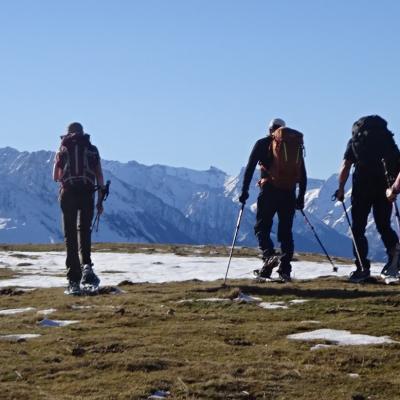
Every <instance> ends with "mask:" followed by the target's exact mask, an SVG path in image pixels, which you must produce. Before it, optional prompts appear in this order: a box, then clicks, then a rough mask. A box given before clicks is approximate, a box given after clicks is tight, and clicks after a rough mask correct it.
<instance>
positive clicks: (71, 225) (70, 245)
mask: <svg viewBox="0 0 400 400" xmlns="http://www.w3.org/2000/svg"><path fill="white" fill-rule="evenodd" d="M60 205H61V210H62V222H63V230H64V240H65V246H66V250H67V258H66V262H65V264H66V267H67V278H68V280H69V281H70V282H79V281H80V280H81V266H80V261H79V255H78V239H77V214H78V207H77V202H76V198H75V196H74V194H73V193H71V192H68V191H63V192H62V193H61V196H60Z"/></svg>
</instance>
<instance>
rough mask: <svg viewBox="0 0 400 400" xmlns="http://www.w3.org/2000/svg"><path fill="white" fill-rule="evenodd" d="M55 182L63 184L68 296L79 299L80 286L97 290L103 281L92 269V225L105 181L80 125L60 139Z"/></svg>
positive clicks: (95, 153)
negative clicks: (95, 201) (77, 296)
mask: <svg viewBox="0 0 400 400" xmlns="http://www.w3.org/2000/svg"><path fill="white" fill-rule="evenodd" d="M53 179H54V180H55V181H56V182H60V184H61V186H60V196H59V200H60V206H61V210H62V220H63V229H64V238H65V245H66V250H67V258H66V267H67V278H68V288H67V290H66V292H65V293H66V294H72V295H79V294H80V293H81V288H80V285H82V287H83V288H85V287H86V286H88V287H89V289H92V290H96V289H98V285H99V283H100V280H99V278H98V277H97V275H96V274H95V273H94V272H93V269H92V266H93V263H92V260H91V224H92V219H93V214H94V198H95V195H94V193H95V191H96V188H100V190H99V191H98V197H97V198H98V201H97V206H96V207H97V212H98V213H99V214H101V213H102V212H103V206H102V193H103V190H102V189H103V188H104V179H103V172H102V168H101V162H100V155H99V152H98V150H97V148H96V147H95V146H93V145H92V144H91V143H90V136H89V135H88V134H86V133H84V131H83V127H82V125H81V124H80V123H78V122H73V123H71V124H70V125H69V126H68V128H67V134H66V135H63V136H61V146H60V148H59V150H58V152H57V154H56V156H55V162H54V169H53ZM78 246H79V248H78Z"/></svg>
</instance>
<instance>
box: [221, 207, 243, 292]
mask: <svg viewBox="0 0 400 400" xmlns="http://www.w3.org/2000/svg"><path fill="white" fill-rule="evenodd" d="M243 210H244V204H242V207H240V211H239V216H238V219H237V222H236V229H235V234H234V235H233V241H232V246H231V251H230V254H229V261H228V267H227V268H226V274H225V279H224V283H223V284H222V286H225V284H226V278H227V276H228V271H229V266H230V265H231V259H232V254H233V248H234V247H235V243H236V238H237V235H238V233H239V227H240V221H241V220H242V215H243Z"/></svg>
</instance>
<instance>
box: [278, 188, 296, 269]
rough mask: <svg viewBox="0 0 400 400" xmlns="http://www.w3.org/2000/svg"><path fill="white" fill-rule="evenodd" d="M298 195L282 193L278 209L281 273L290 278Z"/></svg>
mask: <svg viewBox="0 0 400 400" xmlns="http://www.w3.org/2000/svg"><path fill="white" fill-rule="evenodd" d="M295 205H296V195H295V192H294V191H282V192H281V198H280V202H279V208H278V220H279V222H278V238H279V241H280V243H281V251H282V255H281V257H280V262H281V263H280V267H279V270H280V272H283V273H285V274H287V275H289V276H290V273H291V270H292V266H291V264H290V261H291V259H292V257H293V251H294V243H293V233H292V228H293V218H294V214H295V211H296V207H295Z"/></svg>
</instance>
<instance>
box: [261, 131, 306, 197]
mask: <svg viewBox="0 0 400 400" xmlns="http://www.w3.org/2000/svg"><path fill="white" fill-rule="evenodd" d="M271 136H272V141H271V145H270V151H271V154H272V163H271V167H270V168H268V170H267V172H268V175H269V179H268V180H269V181H270V182H271V183H272V184H273V185H274V186H276V187H277V188H280V189H284V190H291V189H294V188H295V187H296V184H297V183H298V182H299V181H300V178H301V171H302V166H303V163H304V144H303V134H302V133H300V132H298V131H296V130H294V129H290V128H287V127H281V128H278V129H277V130H276V131H274V132H273V133H272V135H271Z"/></svg>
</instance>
